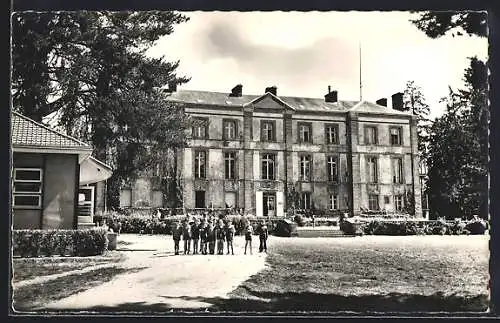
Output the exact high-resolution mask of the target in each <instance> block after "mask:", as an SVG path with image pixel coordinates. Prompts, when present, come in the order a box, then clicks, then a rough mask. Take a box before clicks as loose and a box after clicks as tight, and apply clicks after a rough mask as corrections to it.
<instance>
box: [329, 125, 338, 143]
mask: <svg viewBox="0 0 500 323" xmlns="http://www.w3.org/2000/svg"><path fill="white" fill-rule="evenodd" d="M338 139H339V136H338V127H337V126H334V125H328V126H326V143H327V144H330V145H331V144H336V143H337V142H338Z"/></svg>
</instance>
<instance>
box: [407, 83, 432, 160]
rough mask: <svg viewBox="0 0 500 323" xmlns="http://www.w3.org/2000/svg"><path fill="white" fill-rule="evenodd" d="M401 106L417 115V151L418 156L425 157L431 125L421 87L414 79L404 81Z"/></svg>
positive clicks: (428, 110) (427, 106) (428, 109)
mask: <svg viewBox="0 0 500 323" xmlns="http://www.w3.org/2000/svg"><path fill="white" fill-rule="evenodd" d="M403 106H404V109H405V110H406V111H411V112H412V113H413V114H414V115H416V116H417V117H418V123H417V134H418V151H419V157H420V158H421V159H425V158H426V156H427V142H428V140H429V128H430V125H431V121H430V119H429V112H430V108H429V105H428V104H427V102H426V99H425V96H424V94H423V93H422V89H421V88H420V86H418V85H416V84H415V81H408V82H406V88H405V90H404V93H403Z"/></svg>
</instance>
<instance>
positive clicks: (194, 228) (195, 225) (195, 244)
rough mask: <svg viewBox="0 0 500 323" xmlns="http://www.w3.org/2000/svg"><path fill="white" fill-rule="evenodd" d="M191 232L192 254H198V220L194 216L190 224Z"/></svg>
mask: <svg viewBox="0 0 500 323" xmlns="http://www.w3.org/2000/svg"><path fill="white" fill-rule="evenodd" d="M192 232H193V255H196V254H198V242H199V241H200V222H199V221H198V219H197V218H196V219H195V220H194V223H193V226H192Z"/></svg>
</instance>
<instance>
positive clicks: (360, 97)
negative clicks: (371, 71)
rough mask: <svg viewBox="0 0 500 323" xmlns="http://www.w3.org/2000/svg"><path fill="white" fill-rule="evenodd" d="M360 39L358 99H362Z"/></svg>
mask: <svg viewBox="0 0 500 323" xmlns="http://www.w3.org/2000/svg"><path fill="white" fill-rule="evenodd" d="M361 76H362V75H361V41H359V101H363V81H362V78H361Z"/></svg>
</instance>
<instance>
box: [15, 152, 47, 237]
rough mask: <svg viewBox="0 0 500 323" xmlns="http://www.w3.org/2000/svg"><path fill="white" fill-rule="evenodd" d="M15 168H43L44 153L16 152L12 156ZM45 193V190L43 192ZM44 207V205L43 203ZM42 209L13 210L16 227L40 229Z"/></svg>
mask: <svg viewBox="0 0 500 323" xmlns="http://www.w3.org/2000/svg"><path fill="white" fill-rule="evenodd" d="M12 166H13V167H14V168H41V169H42V170H43V155H42V154H27V153H14V154H13V156H12ZM42 190H43V189H42ZM42 194H43V192H42ZM42 207H43V205H42ZM41 216H42V210H41V209H16V208H13V210H12V225H13V228H14V229H40V228H41V220H42V217H41Z"/></svg>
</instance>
